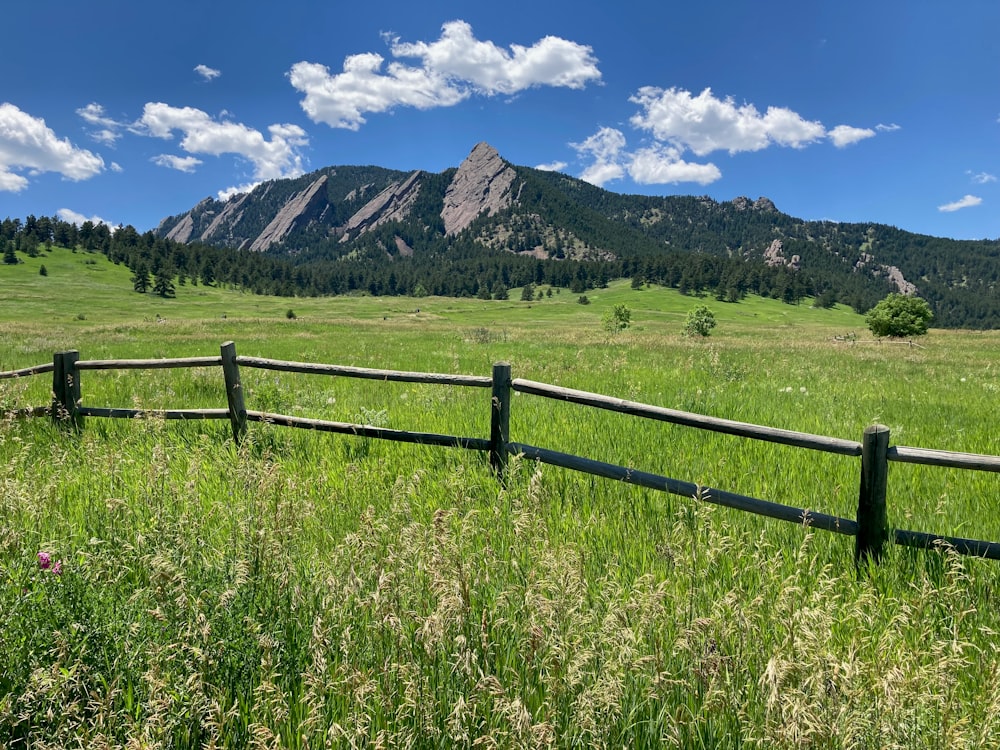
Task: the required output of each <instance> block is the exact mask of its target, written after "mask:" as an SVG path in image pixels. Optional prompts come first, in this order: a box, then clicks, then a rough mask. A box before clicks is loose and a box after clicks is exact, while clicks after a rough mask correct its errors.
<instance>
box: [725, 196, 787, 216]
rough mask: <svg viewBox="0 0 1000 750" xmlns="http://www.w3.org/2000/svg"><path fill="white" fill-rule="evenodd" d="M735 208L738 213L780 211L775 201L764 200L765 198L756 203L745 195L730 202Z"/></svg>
mask: <svg viewBox="0 0 1000 750" xmlns="http://www.w3.org/2000/svg"><path fill="white" fill-rule="evenodd" d="M729 202H730V203H731V204H732V206H733V208H735V209H736V210H737V211H774V212H776V211H777V210H778V209H777V207H776V206H775V205H774V201H772V200H771V199H770V198H764V197H763V196H762V197H760V198H758V199H757V200H755V201H752V200H750V199H749V198H747V197H746V196H745V195H741V196H739V197H738V198H733V199H732V200H731V201H729Z"/></svg>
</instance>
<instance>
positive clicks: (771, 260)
mask: <svg viewBox="0 0 1000 750" xmlns="http://www.w3.org/2000/svg"><path fill="white" fill-rule="evenodd" d="M801 260H802V259H801V258H800V257H799V256H798V255H793V256H792V258H791V260H789V259H788V258H786V257H785V246H784V245H782V244H781V240H774V241H773V242H771V245H770V246H769V247H768V248H767V250H765V251H764V262H765V263H767V265H769V266H786V267H788V268H791V269H792V270H793V271H798V270H799V263H800V261H801Z"/></svg>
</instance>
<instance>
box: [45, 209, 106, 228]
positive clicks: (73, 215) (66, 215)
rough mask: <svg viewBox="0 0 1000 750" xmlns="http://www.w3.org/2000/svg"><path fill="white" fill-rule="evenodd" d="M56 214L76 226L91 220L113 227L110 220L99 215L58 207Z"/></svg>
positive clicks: (94, 222)
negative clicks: (86, 214) (89, 214)
mask: <svg viewBox="0 0 1000 750" xmlns="http://www.w3.org/2000/svg"><path fill="white" fill-rule="evenodd" d="M56 215H57V216H58V217H59V218H60V219H62V220H63V221H66V222H69V223H70V224H76V225H77V226H78V227H79V226H83V224H84V222H87V221H89V222H92V223H93V224H107V225H108V226H109V227H111V228H114V226H115V225H114V224H112V223H111V222H110V221H105V220H104V219H102V218H101V217H100V216H84V215H83V214H81V213H79V212H77V211H73V210H72V209H69V208H60V209H59V210H58V211H56Z"/></svg>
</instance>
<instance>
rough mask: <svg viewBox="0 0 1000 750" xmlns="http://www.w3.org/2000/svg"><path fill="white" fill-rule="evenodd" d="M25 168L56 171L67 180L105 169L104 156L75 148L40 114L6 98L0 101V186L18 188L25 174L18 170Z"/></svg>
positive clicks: (8, 189) (75, 179) (3, 188)
mask: <svg viewBox="0 0 1000 750" xmlns="http://www.w3.org/2000/svg"><path fill="white" fill-rule="evenodd" d="M21 170H28V171H29V173H30V174H34V173H36V172H58V173H59V174H61V175H62V176H63V177H65V178H66V179H69V180H74V181H79V180H86V179H89V178H91V177H93V176H95V175H97V174H100V173H101V172H102V171H103V170H104V160H103V159H102V158H101V157H100V156H98V155H97V154H94V153H91V152H90V151H87V150H86V149H81V148H77V147H76V146H74V145H73V144H72V143H70V141H69V140H68V139H65V138H59V137H58V136H57V135H56V134H55V132H54V131H53V130H52V129H51V128H49V127H48V126H47V125H46V124H45V120H43V119H42V118H40V117H33V116H31V115H29V114H28V113H27V112H23V111H22V110H21V109H20V108H18V107H16V106H14V105H13V104H10V103H8V102H3V103H0V190H3V191H8V192H15V193H16V192H20V191H21V190H24V189H25V188H26V187H27V186H28V178H27V177H25V176H24V175H22V174H19V171H21Z"/></svg>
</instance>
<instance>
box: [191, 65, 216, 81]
mask: <svg viewBox="0 0 1000 750" xmlns="http://www.w3.org/2000/svg"><path fill="white" fill-rule="evenodd" d="M194 72H195V73H197V74H198V75H200V76H201V77H202V78H204V79H205V80H206V81H211V80H212V79H214V78H218V77H219V76H221V75H222V71H221V70H216V69H215V68H210V67H208V66H207V65H195V66H194Z"/></svg>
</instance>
